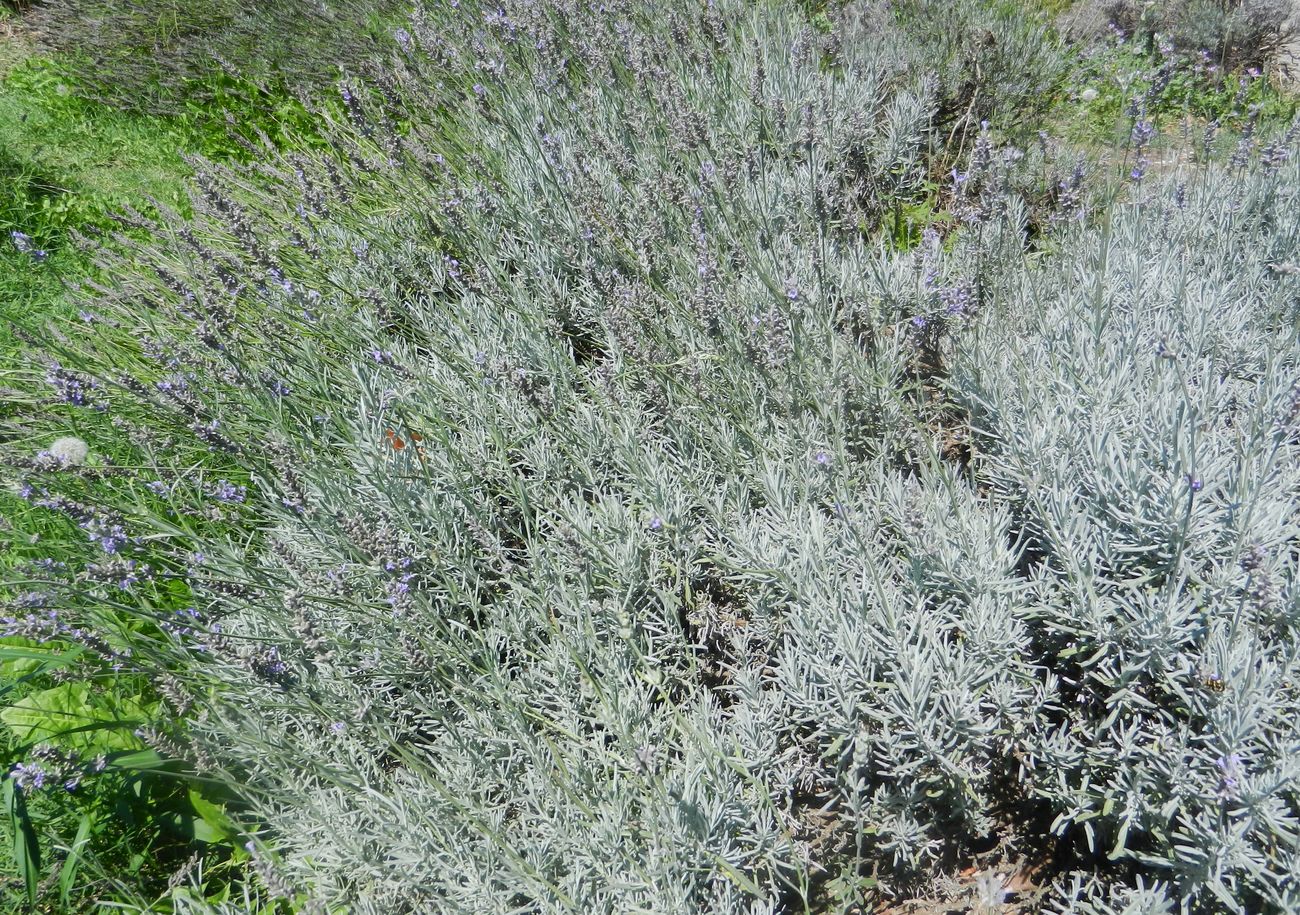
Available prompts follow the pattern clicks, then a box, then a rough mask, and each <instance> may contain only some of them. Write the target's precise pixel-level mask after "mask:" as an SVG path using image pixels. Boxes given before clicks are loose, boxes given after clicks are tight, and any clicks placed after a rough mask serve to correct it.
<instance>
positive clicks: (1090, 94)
mask: <svg viewBox="0 0 1300 915" xmlns="http://www.w3.org/2000/svg"><path fill="white" fill-rule="evenodd" d="M1079 100H1080V101H1083V102H1095V101H1097V90H1096V89H1094V88H1092V87H1091V86H1089V87H1088V88H1087V89H1084V90H1083V91H1082V92H1080V93H1079Z"/></svg>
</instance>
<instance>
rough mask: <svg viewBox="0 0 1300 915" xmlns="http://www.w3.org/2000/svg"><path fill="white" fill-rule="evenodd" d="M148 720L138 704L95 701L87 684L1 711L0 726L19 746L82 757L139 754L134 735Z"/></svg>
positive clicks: (35, 697)
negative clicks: (56, 748)
mask: <svg viewBox="0 0 1300 915" xmlns="http://www.w3.org/2000/svg"><path fill="white" fill-rule="evenodd" d="M151 717H152V715H151V713H150V710H149V709H148V708H146V707H145V706H144V705H143V704H142V703H141V702H140V701H139V700H138V699H137V698H135V697H132V698H122V697H115V696H112V695H111V694H110V695H99V694H96V693H94V692H93V691H92V690H91V688H90V686H89V685H88V684H86V683H63V684H60V685H58V686H55V687H52V688H50V689H46V690H42V691H40V692H37V693H32V694H31V695H30V696H26V697H24V698H22V699H20V700H18V701H17V702H15V703H14V704H13V705H10V706H9V707H8V708H5V709H3V710H0V721H3V722H4V723H5V724H6V725H7V726H8V727H9V730H10V731H12V732H13V735H14V737H15V738H17V739H18V740H19V741H21V742H23V743H29V744H33V743H41V742H44V741H49V742H51V743H58V744H61V745H63V746H67V747H71V748H73V749H76V750H78V751H80V752H84V753H101V752H109V751H113V750H136V749H139V748H140V747H142V746H143V744H142V743H141V741H140V739H139V738H138V737H136V736H135V734H134V731H135V729H136V728H138V727H140V726H141V725H142V724H144V723H146V722H148V721H149V720H150V719H151Z"/></svg>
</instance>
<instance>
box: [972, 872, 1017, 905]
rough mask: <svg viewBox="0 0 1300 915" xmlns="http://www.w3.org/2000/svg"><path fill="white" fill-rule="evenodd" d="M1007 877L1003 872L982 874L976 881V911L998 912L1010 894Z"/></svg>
mask: <svg viewBox="0 0 1300 915" xmlns="http://www.w3.org/2000/svg"><path fill="white" fill-rule="evenodd" d="M1006 879H1007V878H1006V877H1005V876H1004V875H1002V874H981V875H980V876H979V878H978V879H977V880H976V881H975V911H977V912H996V911H998V910H999V909H1001V908H1002V904H1003V903H1004V902H1005V901H1006V898H1007V896H1008V895H1009V892H1010V891H1009V890H1008V889H1007V883H1006Z"/></svg>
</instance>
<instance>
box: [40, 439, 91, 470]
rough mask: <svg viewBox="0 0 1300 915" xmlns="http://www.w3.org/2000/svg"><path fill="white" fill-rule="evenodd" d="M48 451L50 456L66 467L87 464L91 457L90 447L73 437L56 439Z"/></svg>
mask: <svg viewBox="0 0 1300 915" xmlns="http://www.w3.org/2000/svg"><path fill="white" fill-rule="evenodd" d="M48 450H49V452H50V455H51V456H53V457H54V458H56V459H57V460H58V461H59V463H61V464H63V465H64V466H73V465H75V464H82V463H85V460H86V458H87V457H89V456H90V446H89V445H87V444H86V443H85V442H83V441H82V440H81V439H79V438H77V437H75V436H72V435H65V436H63V438H56V439H55V440H54V441H53V442H52V443H51V444H50V447H49V449H48Z"/></svg>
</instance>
